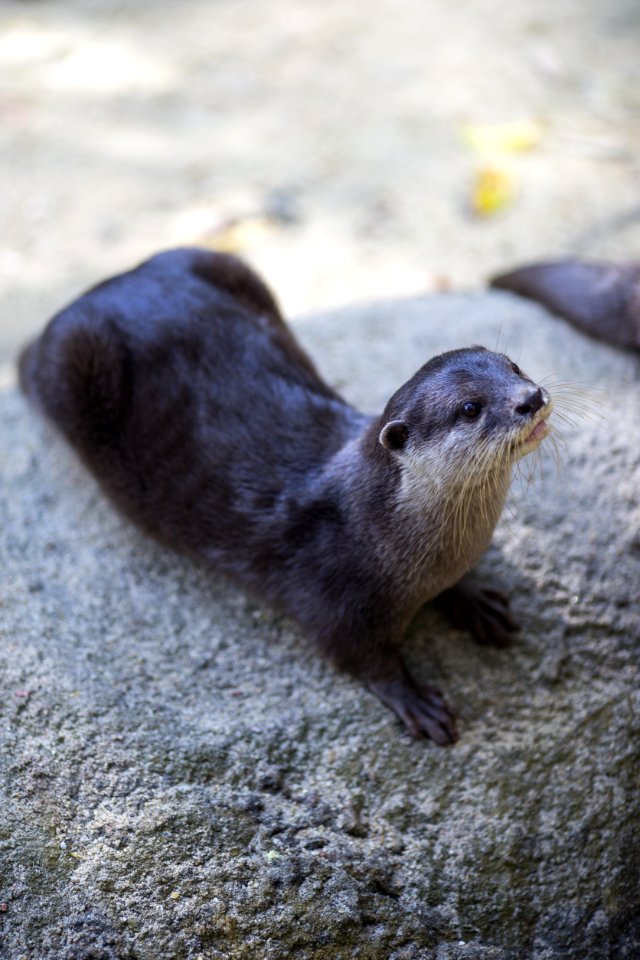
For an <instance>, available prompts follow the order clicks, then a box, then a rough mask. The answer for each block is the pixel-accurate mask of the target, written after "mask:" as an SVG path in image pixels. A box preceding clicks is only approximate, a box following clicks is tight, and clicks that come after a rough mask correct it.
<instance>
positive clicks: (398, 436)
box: [378, 420, 409, 450]
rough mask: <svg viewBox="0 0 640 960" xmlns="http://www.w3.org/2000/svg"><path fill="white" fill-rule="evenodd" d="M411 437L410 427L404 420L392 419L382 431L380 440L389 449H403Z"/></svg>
mask: <svg viewBox="0 0 640 960" xmlns="http://www.w3.org/2000/svg"><path fill="white" fill-rule="evenodd" d="M408 439H409V428H408V426H407V425H406V423H405V422H404V420H390V421H389V423H385V425H384V427H383V428H382V430H381V431H380V436H379V437H378V440H379V441H380V443H381V444H382V446H383V447H386V448H387V450H402V449H403V448H404V445H405V444H406V442H407V440H408Z"/></svg>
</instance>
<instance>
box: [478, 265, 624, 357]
mask: <svg viewBox="0 0 640 960" xmlns="http://www.w3.org/2000/svg"><path fill="white" fill-rule="evenodd" d="M489 283H490V286H492V287H495V288H497V289H499V290H510V291H511V292H512V293H517V294H519V295H520V296H522V297H529V298H530V299H531V300H537V301H538V303H541V304H542V305H543V306H545V307H546V308H547V309H548V310H550V311H551V313H555V314H558V316H560V317H563V318H564V319H565V320H568V321H569V322H570V323H572V324H573V325H574V327H577V328H578V329H579V330H582V331H583V332H584V333H588V334H589V335H590V336H592V337H595V338H596V339H597V340H604V341H606V342H607V343H613V344H615V345H616V346H618V347H625V348H626V349H628V350H640V261H633V260H631V261H627V262H626V263H602V262H588V261H582V260H556V261H549V262H544V261H543V262H541V263H532V264H529V265H528V266H524V267H519V268H518V269H517V270H512V271H510V272H509V273H503V274H500V275H498V276H495V277H492V278H491V280H490V281H489Z"/></svg>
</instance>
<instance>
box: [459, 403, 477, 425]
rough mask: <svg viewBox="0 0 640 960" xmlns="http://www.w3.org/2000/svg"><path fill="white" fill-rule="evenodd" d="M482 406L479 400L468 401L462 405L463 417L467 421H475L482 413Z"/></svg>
mask: <svg viewBox="0 0 640 960" xmlns="http://www.w3.org/2000/svg"><path fill="white" fill-rule="evenodd" d="M481 410H482V406H481V405H480V404H479V403H478V402H477V400H467V402H466V403H463V404H462V408H461V411H460V412H461V413H462V416H463V417H466V418H467V420H474V419H475V418H476V417H477V416H478V414H479V413H480V411H481Z"/></svg>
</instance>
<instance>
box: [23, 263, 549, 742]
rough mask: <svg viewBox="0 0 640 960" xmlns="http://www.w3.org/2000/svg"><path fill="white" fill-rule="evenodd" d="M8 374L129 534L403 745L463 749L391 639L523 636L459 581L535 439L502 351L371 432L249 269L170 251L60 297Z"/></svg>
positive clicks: (402, 392)
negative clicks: (367, 706) (227, 589)
mask: <svg viewBox="0 0 640 960" xmlns="http://www.w3.org/2000/svg"><path fill="white" fill-rule="evenodd" d="M20 373H21V383H22V386H23V389H24V390H25V392H26V393H27V394H28V395H29V397H31V398H32V400H33V401H34V402H35V403H36V404H37V405H39V406H40V407H41V408H42V410H43V411H44V412H45V413H46V414H47V416H48V417H50V418H51V419H52V420H53V421H54V422H55V423H56V424H57V426H58V427H59V428H60V429H61V430H62V432H63V433H64V434H65V436H66V437H67V438H68V440H69V441H70V442H71V443H72V444H73V445H74V447H75V448H76V449H77V450H78V452H79V454H80V455H81V457H82V458H83V460H84V461H85V463H86V464H87V466H88V467H89V468H90V469H91V470H92V471H93V473H94V474H95V475H96V477H97V478H98V480H99V482H100V484H101V485H102V487H103V489H104V490H105V492H106V493H107V494H108V495H109V497H110V498H111V499H112V500H113V502H114V503H115V504H116V505H117V506H118V507H119V508H120V509H121V510H122V511H123V512H124V513H125V514H126V515H127V516H128V517H130V518H131V520H133V521H134V522H135V523H137V524H138V525H139V526H141V527H142V528H143V529H144V530H146V531H147V532H148V533H149V534H151V535H152V536H154V537H155V538H157V539H158V540H160V541H161V542H163V543H165V544H168V545H169V546H171V547H173V548H176V549H178V550H181V551H186V552H188V553H189V554H192V555H194V556H197V557H200V558H204V559H205V560H206V561H207V562H209V563H211V564H212V565H213V566H214V567H215V568H216V569H218V570H221V571H224V573H226V574H227V575H228V576H230V577H231V578H232V579H233V580H235V581H236V582H237V583H239V584H241V585H242V586H244V587H245V588H247V589H249V590H250V591H253V592H254V593H256V594H257V595H259V596H260V597H263V598H264V599H266V600H267V601H268V602H269V603H271V604H273V605H275V606H277V607H279V608H281V609H282V610H284V611H286V612H287V613H288V614H290V615H291V616H292V617H293V618H295V619H296V620H297V621H298V622H299V623H300V624H301V626H302V627H303V628H304V630H305V631H306V632H307V633H308V634H309V635H310V636H311V637H312V638H313V639H314V640H315V641H316V642H317V644H318V645H319V647H320V648H321V650H322V651H323V652H324V653H325V654H326V655H327V656H329V657H330V658H331V659H332V660H333V661H334V662H335V663H336V664H338V665H339V666H341V667H342V668H344V669H346V670H348V671H349V672H350V673H351V674H353V675H354V676H357V677H359V678H361V679H362V680H363V681H364V682H365V683H367V684H368V686H369V687H370V689H371V690H373V691H374V692H375V693H376V694H377V695H378V696H379V697H380V699H381V700H382V701H383V702H384V703H386V704H387V705H388V706H390V707H391V708H392V709H393V710H394V711H395V712H396V714H397V715H398V716H399V717H400V718H401V719H402V721H403V722H404V723H405V724H406V726H407V727H408V729H409V730H410V731H411V733H412V734H414V735H416V736H418V735H421V734H423V735H426V736H429V737H431V738H432V739H433V740H435V741H436V742H437V743H440V744H446V743H451V742H453V741H454V740H455V739H456V733H455V725H454V720H453V717H452V715H451V713H450V711H449V709H448V708H447V706H446V705H445V703H444V701H443V699H442V697H441V696H440V694H439V693H438V691H436V690H434V689H433V688H431V687H427V686H424V685H420V684H418V683H417V682H416V681H415V680H413V678H412V677H411V676H410V675H409V674H408V672H407V670H406V668H405V666H404V664H403V662H402V660H401V657H400V654H399V652H398V644H399V641H400V638H401V636H402V633H403V631H404V630H405V628H406V626H407V625H408V623H409V621H410V620H411V618H412V617H413V615H414V614H415V613H416V611H417V610H418V608H419V607H420V606H421V605H422V604H423V603H424V602H425V601H427V600H431V599H433V598H435V597H439V599H440V602H441V604H442V606H443V608H444V609H445V610H446V611H447V612H448V613H449V615H450V616H451V618H452V620H453V621H454V623H456V624H457V625H460V626H467V627H469V628H470V629H471V630H472V632H473V633H474V635H475V636H476V637H477V639H479V640H480V641H481V642H495V643H501V644H505V643H507V642H508V641H509V638H510V635H511V633H512V632H513V630H514V629H517V628H516V625H515V623H514V622H513V620H512V619H511V617H510V615H509V613H508V610H507V603H506V600H505V598H504V597H503V596H502V595H501V594H499V593H496V592H493V591H484V590H482V588H480V587H478V586H475V585H474V584H473V583H472V581H471V580H468V579H467V578H466V577H465V576H464V575H465V573H466V571H467V570H468V568H469V567H470V565H471V564H473V563H474V562H475V561H476V560H477V559H478V557H479V556H480V555H481V553H482V552H483V551H484V549H485V548H486V546H487V544H488V542H489V539H490V537H491V534H492V531H493V528H494V525H495V523H496V521H497V519H498V517H499V514H500V511H501V508H502V505H503V501H504V498H505V495H506V492H507V489H508V486H509V482H510V478H511V468H512V465H513V463H514V461H515V460H517V459H518V458H519V457H520V456H523V455H524V454H526V453H528V452H530V451H531V450H532V449H534V448H535V447H536V446H537V445H538V443H539V442H540V440H541V439H542V437H543V436H544V434H545V433H546V431H547V430H548V427H547V425H546V422H545V420H546V416H547V414H548V412H549V411H550V404H549V400H548V398H547V396H546V395H545V394H544V392H543V391H542V390H541V389H540V388H539V387H537V386H536V385H535V384H533V383H532V382H531V381H530V380H529V379H528V378H527V377H526V376H525V375H524V374H522V373H521V371H520V370H519V369H518V368H517V367H516V366H515V365H514V364H513V363H512V362H511V361H510V360H509V359H508V358H507V357H505V356H503V355H499V354H495V353H491V352H490V351H488V350H485V349H483V348H481V347H474V348H471V349H465V350H456V351H452V352H450V353H446V354H443V355H441V356H438V357H435V358H434V359H432V360H430V361H429V362H428V363H426V364H425V365H424V366H423V367H422V368H421V369H420V370H419V371H418V372H417V373H416V374H415V375H414V376H413V377H412V378H411V379H410V380H409V381H408V382H407V383H405V384H404V386H402V387H401V388H400V389H399V390H398V391H397V392H396V393H395V394H394V395H393V396H392V397H391V399H390V400H389V402H388V404H387V406H386V408H385V410H384V412H383V414H382V415H381V416H365V415H364V414H362V413H359V412H358V411H356V410H355V409H353V408H352V407H351V406H349V404H347V403H346V402H345V401H344V400H342V399H341V397H340V396H339V395H338V394H337V393H336V392H335V391H334V390H333V389H332V388H331V387H329V386H327V384H326V383H324V381H323V380H322V379H321V377H320V376H319V374H318V372H317V371H316V368H315V366H314V364H313V363H312V361H311V360H310V359H309V357H308V356H307V354H306V353H305V352H304V351H303V350H302V348H301V347H300V346H299V345H298V343H297V342H296V340H295V339H294V337H293V335H292V334H291V332H290V331H289V330H288V328H287V327H286V325H285V323H284V321H283V319H282V317H281V315H280V311H279V309H278V307H277V305H276V303H275V301H274V299H273V297H272V295H271V294H270V292H269V291H268V289H267V288H266V286H265V285H264V283H263V282H262V281H261V280H260V279H259V278H258V277H257V276H256V275H255V274H254V273H253V272H252V271H251V270H250V269H249V268H248V267H247V266H246V265H244V264H243V263H242V262H241V261H239V260H237V259H235V258H233V257H229V256H226V255H221V254H214V253H210V252H207V251H204V250H197V249H183V250H174V251H169V252H166V253H163V254H159V255H158V256H156V257H153V258H152V259H151V260H148V261H147V262H145V263H143V264H142V265H141V266H139V267H138V268H137V269H135V270H132V271H130V272H128V273H125V274H122V275H120V276H117V277H114V278H113V279H111V280H108V281H106V282H104V283H102V284H100V285H98V286H97V287H94V288H93V289H91V290H90V291H88V292H87V293H86V294H85V295H84V296H82V297H80V298H79V299H77V300H75V301H74V302H73V303H72V304H71V305H70V306H69V307H67V308H66V309H65V310H63V311H62V312H61V313H59V314H58V315H56V316H55V317H54V318H53V319H52V320H51V321H50V323H49V325H48V326H47V328H46V329H45V331H44V332H43V334H42V335H41V336H40V337H39V338H38V339H37V340H36V341H35V342H34V343H33V344H32V345H31V346H30V347H29V348H28V349H27V350H26V351H25V352H24V354H23V355H22V358H21V362H20Z"/></svg>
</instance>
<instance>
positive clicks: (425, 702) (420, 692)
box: [369, 674, 458, 747]
mask: <svg viewBox="0 0 640 960" xmlns="http://www.w3.org/2000/svg"><path fill="white" fill-rule="evenodd" d="M369 689H370V690H371V691H372V693H375V694H376V696H377V697H379V698H380V700H382V702H383V703H384V704H385V705H386V706H387V707H390V708H391V710H393V712H394V713H395V714H396V716H397V717H398V718H399V719H400V720H401V721H402V722H403V723H404V725H405V727H406V728H407V730H408V731H409V733H410V734H411V736H412V737H414V739H420V738H421V737H428V738H429V739H430V740H433V742H434V743H437V744H438V745H439V746H442V747H446V746H448V745H449V744H452V743H455V742H456V740H457V739H458V735H457V733H456V728H455V718H454V716H453V714H452V713H451V712H450V711H449V710H448V708H447V706H446V704H445V702H444V700H443V698H442V696H441V694H440V692H439V691H438V690H436V689H435V688H434V687H428V686H425V687H420V686H418V685H417V684H416V683H414V681H413V680H411V679H410V678H409V676H408V674H400V675H396V676H394V677H392V678H390V679H385V680H377V681H373V682H370V683H369Z"/></svg>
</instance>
